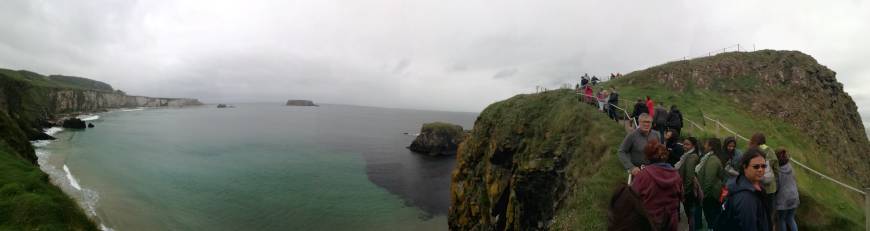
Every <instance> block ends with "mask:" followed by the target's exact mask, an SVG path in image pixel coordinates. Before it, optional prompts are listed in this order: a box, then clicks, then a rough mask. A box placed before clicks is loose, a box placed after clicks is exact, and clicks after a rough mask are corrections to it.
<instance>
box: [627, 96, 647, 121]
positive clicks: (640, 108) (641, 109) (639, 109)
mask: <svg viewBox="0 0 870 231" xmlns="http://www.w3.org/2000/svg"><path fill="white" fill-rule="evenodd" d="M648 111H649V110H647V108H646V104H645V103H644V102H643V100H642V99H637V103H635V104H634V112H632V115H631V117H633V118H634V121H637V117H638V116H640V114H645V113H646V114H647V115H649V113H647V112H648Z"/></svg>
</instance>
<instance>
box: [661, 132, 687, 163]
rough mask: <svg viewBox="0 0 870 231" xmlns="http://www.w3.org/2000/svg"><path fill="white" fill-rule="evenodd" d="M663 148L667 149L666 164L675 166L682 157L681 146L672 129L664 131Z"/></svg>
mask: <svg viewBox="0 0 870 231" xmlns="http://www.w3.org/2000/svg"><path fill="white" fill-rule="evenodd" d="M665 146H666V147H667V148H668V163H669V164H671V165H676V164H677V162H679V161H680V158H682V157H683V152H684V151H683V144H682V143H681V142H680V137H677V136H676V133H674V130H673V129H668V130H665Z"/></svg>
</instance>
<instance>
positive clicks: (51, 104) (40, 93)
mask: <svg viewBox="0 0 870 231" xmlns="http://www.w3.org/2000/svg"><path fill="white" fill-rule="evenodd" d="M195 105H202V103H201V102H199V100H197V99H191V98H159V97H146V96H132V95H127V94H126V93H125V92H123V91H121V90H116V89H113V88H112V86H111V85H109V84H107V83H103V82H100V81H96V80H91V79H87V78H82V77H73V76H61V75H50V76H44V75H41V74H38V73H35V72H31V71H25V70H18V71H15V70H9V69H0V114H2V115H0V116H3V117H6V118H7V119H4V120H5V121H3V124H0V125H2V126H0V127H4V128H8V129H7V130H8V131H7V132H8V133H10V134H8V136H4V137H2V139H0V141H4V142H5V143H6V144H7V145H9V146H10V147H12V148H13V149H14V150H15V151H16V153H17V154H18V155H20V156H21V157H23V158H24V159H26V160H28V161H29V162H31V163H33V164H35V163H36V156H35V154H34V153H33V149H32V148H31V147H30V143H29V142H28V141H29V140H34V139H36V138H37V137H43V136H41V135H40V133H42V129H44V128H47V127H50V126H55V124H53V123H52V121H57V120H58V119H61V118H62V117H67V116H71V115H76V114H85V113H92V112H101V111H105V110H107V109H115V108H134V107H182V106H195ZM21 135H23V136H21Z"/></svg>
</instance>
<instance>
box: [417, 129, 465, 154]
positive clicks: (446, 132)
mask: <svg viewBox="0 0 870 231" xmlns="http://www.w3.org/2000/svg"><path fill="white" fill-rule="evenodd" d="M464 136H465V132H464V131H463V130H462V126H459V125H455V124H449V123H443V122H434V123H427V124H423V127H422V128H421V129H420V135H418V136H417V138H415V139H414V142H412V143H411V146H408V149H411V151H413V152H417V153H422V154H427V155H432V156H438V155H454V154H456V149H457V148H458V147H459V143H462V140H463V138H464Z"/></svg>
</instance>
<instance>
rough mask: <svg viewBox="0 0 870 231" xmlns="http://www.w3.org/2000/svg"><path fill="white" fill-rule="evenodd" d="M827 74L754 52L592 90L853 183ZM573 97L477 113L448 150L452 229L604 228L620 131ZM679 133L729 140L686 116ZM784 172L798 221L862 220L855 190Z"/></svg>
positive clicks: (867, 167) (792, 54) (862, 166)
mask: <svg viewBox="0 0 870 231" xmlns="http://www.w3.org/2000/svg"><path fill="white" fill-rule="evenodd" d="M835 75H836V73H835V72H834V71H832V70H830V69H828V68H827V67H825V66H823V65H821V64H819V63H817V62H816V60H815V59H813V58H812V57H810V56H809V55H806V54H803V53H801V52H796V51H771V50H764V51H757V52H731V53H724V54H719V55H715V56H711V57H704V58H699V59H692V60H685V61H676V62H670V63H666V64H663V65H660V66H655V67H651V68H648V69H645V70H640V71H636V72H632V73H629V74H627V75H625V76H623V77H622V78H620V79H617V80H613V81H609V82H606V83H604V86H603V88H604V89H607V88H609V87H615V89H616V91H617V92H619V94H620V99H622V100H626V102H633V101H634V100H635V99H638V98H644V97H646V96H650V97H651V98H652V99H654V100H655V102H656V103H658V104H659V105H663V106H671V105H677V106H679V109H680V110H681V111H682V113H683V117H684V118H685V119H690V120H693V121H695V122H697V126H700V127H706V126H710V125H709V124H714V123H713V122H709V121H707V122H706V123H704V121H705V117H707V118H715V119H716V120H717V121H719V122H720V123H722V124H724V125H725V126H727V127H729V128H730V129H732V130H734V132H736V133H738V134H740V135H742V136H745V137H749V136H751V135H752V134H753V133H756V132H761V133H764V134H765V135H766V136H767V143H768V145H769V146H771V147H776V148H784V149H786V150H788V151H789V154H790V156H791V158H792V160H794V161H800V162H802V163H804V164H805V165H807V166H809V167H811V168H813V169H815V170H817V171H820V172H822V173H824V174H826V175H828V176H831V177H833V178H836V179H838V180H840V181H843V182H846V183H847V184H850V185H853V186H857V187H861V186H863V185H866V184H867V183H868V179H870V162H867V161H866V160H867V159H868V158H870V143H868V139H867V135H866V131H865V128H864V126H863V123H862V121H861V118H860V117H859V116H858V113H857V107H856V105H855V103H854V101H852V99H851V97H850V96H849V95H848V94H847V93H846V92H844V91H843V87H842V84H840V83H839V82H837V80H836V78H835ZM576 100H577V98H576V96H575V95H574V94H573V92H571V91H569V90H557V91H547V92H543V93H538V94H524V95H518V96H515V97H512V98H510V99H507V100H504V101H501V102H497V103H494V104H492V105H490V106H488V107H487V108H486V109H485V110H484V111H483V112H482V113H481V115H480V116H479V117H478V119H477V121H475V124H474V128H473V130H472V132H471V134H470V135H469V136H468V138H467V139H466V140H465V141H464V142H463V143H462V144H460V147H459V150H458V152H457V156H456V158H457V163H456V168H455V169H454V171H453V175H452V184H451V197H450V199H451V200H450V202H451V205H450V210H449V215H448V223H449V226H450V228H451V230H605V229H606V221H607V217H606V214H607V203H608V202H609V199H610V196H611V195H610V194H611V193H612V192H613V191H612V190H613V189H614V188H615V186H616V185H618V184H620V183H623V184H624V183H625V181H626V177H627V174H626V173H625V172H624V171H623V169H622V166H621V165H620V164H619V162H618V161H617V160H616V159H617V158H616V153H615V149H616V148H617V146H618V144H619V143H620V142H621V141H622V138H623V137H624V135H625V129H624V128H623V127H620V126H615V123H613V122H612V121H608V119H607V116H606V115H604V114H603V113H598V112H597V110H596V109H595V108H593V107H590V106H588V105H584V104H580V103H577V101H576ZM620 106H623V107H626V108H628V107H630V106H631V104H623V105H620ZM629 113H631V112H629ZM611 125H613V126H611ZM683 135H686V136H696V137H700V138H704V137H719V138H724V137H726V136H734V134H733V133H731V132H730V131H729V132H725V130H724V129H721V128H720V129H717V128H716V126H715V125H712V126H711V127H707V130H701V129H698V128H696V127H695V125H693V124H692V123H690V122H688V121H686V122H685V126H684V128H683ZM738 143H739V144H738V148H739V149H741V150H745V149H746V143H745V142H743V141H741V142H738ZM794 168H795V177H796V179H797V185H798V188H799V191H800V196H801V198H800V201H801V205H800V207H798V209H797V217H802V218H804V219H798V220H797V222H798V226H799V227H800V229H805V230H862V229H863V227H865V226H864V222H865V221H864V211H863V208H862V205H863V198H862V196H861V195H860V194H858V193H856V192H854V191H850V190H849V189H846V188H844V187H842V186H840V185H838V184H836V183H833V182H831V181H828V180H826V179H824V178H821V177H819V176H817V175H816V174H815V173H812V172H811V171H809V170H806V169H804V168H802V167H799V166H797V165H794Z"/></svg>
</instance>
